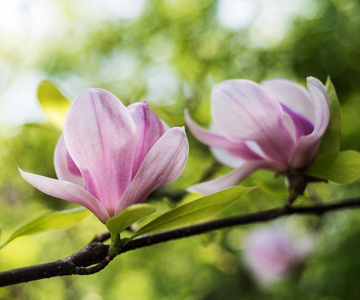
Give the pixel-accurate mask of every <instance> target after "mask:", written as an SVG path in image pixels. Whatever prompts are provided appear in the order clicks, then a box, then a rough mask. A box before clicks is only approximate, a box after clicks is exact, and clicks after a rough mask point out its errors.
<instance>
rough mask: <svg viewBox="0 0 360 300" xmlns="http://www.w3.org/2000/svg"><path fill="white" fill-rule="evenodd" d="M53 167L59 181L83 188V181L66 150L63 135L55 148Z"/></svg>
mask: <svg viewBox="0 0 360 300" xmlns="http://www.w3.org/2000/svg"><path fill="white" fill-rule="evenodd" d="M54 165H55V171H56V175H57V177H58V178H59V179H60V180H65V181H69V182H72V183H75V184H77V185H79V186H81V187H84V186H85V184H84V180H83V179H82V177H81V173H80V170H79V169H78V167H77V166H76V164H75V163H74V161H73V160H72V158H71V156H70V154H69V152H68V151H67V149H66V145H65V141H64V135H63V134H62V135H61V136H60V138H59V141H58V143H57V145H56V148H55V153H54Z"/></svg>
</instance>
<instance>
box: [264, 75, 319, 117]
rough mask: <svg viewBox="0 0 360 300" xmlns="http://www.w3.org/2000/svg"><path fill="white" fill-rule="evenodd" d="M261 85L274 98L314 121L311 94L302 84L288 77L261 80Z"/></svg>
mask: <svg viewBox="0 0 360 300" xmlns="http://www.w3.org/2000/svg"><path fill="white" fill-rule="evenodd" d="M261 86H263V87H264V88H265V89H266V90H267V91H268V92H269V93H270V94H271V95H272V97H273V98H274V99H276V100H277V101H279V102H280V103H282V104H284V105H286V106H287V107H289V108H291V110H293V111H294V112H296V113H298V114H301V115H303V116H305V117H306V118H307V119H309V120H310V121H311V122H312V123H314V121H315V113H314V109H313V106H312V105H311V99H310V95H309V92H308V91H307V90H306V89H305V88H304V87H303V86H302V85H300V84H297V83H296V82H293V81H291V80H287V79H269V80H265V81H263V82H261Z"/></svg>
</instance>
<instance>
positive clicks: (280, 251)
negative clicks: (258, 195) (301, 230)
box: [243, 223, 314, 285]
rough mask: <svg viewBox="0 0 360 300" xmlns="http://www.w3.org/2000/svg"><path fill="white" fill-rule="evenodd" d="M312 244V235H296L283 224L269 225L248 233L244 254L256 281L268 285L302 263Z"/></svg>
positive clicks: (312, 246) (246, 263)
mask: <svg viewBox="0 0 360 300" xmlns="http://www.w3.org/2000/svg"><path fill="white" fill-rule="evenodd" d="M282 225H284V224H283V223H282ZM313 248H314V244H313V240H312V238H311V237H310V236H297V237H295V236H292V235H290V234H289V232H287V230H286V229H284V228H283V226H281V227H280V226H279V225H278V226H276V225H275V226H267V227H262V228H257V229H255V230H253V231H251V232H250V233H249V235H248V236H247V237H246V239H245V241H244V256H243V258H244V262H245V265H246V266H247V267H248V269H249V270H250V271H251V273H252V274H253V276H254V278H255V279H256V281H257V282H258V283H259V284H261V285H269V284H271V283H273V282H275V281H277V280H279V279H281V278H282V277H283V276H285V275H286V274H288V273H289V272H291V271H292V270H293V269H294V268H295V267H296V266H297V265H298V264H300V263H302V262H303V261H304V259H305V258H306V257H307V256H308V255H309V254H310V253H311V251H312V250H313Z"/></svg>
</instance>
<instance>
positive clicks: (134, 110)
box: [127, 102, 165, 178]
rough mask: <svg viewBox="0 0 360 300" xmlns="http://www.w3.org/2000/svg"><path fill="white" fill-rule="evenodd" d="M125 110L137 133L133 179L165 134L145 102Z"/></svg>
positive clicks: (159, 122) (161, 124) (158, 120)
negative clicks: (152, 148) (146, 157)
mask: <svg viewBox="0 0 360 300" xmlns="http://www.w3.org/2000/svg"><path fill="white" fill-rule="evenodd" d="M127 109H128V111H129V112H130V114H131V117H132V118H133V120H134V122H135V125H136V133H137V148H136V154H135V160H134V166H133V171H132V178H134V176H135V174H136V172H137V171H138V169H139V168H140V165H141V164H142V162H143V160H144V158H145V156H146V155H147V154H148V152H149V151H150V149H151V147H152V146H153V145H154V144H155V143H156V141H157V140H158V139H159V138H160V137H161V136H162V135H163V134H164V133H165V128H164V125H163V123H162V122H161V121H160V119H159V118H158V117H157V115H156V114H155V113H154V111H153V110H152V109H151V108H150V107H149V105H148V104H147V103H146V102H139V103H134V104H131V105H129V106H128V107H127Z"/></svg>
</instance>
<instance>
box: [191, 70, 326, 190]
mask: <svg viewBox="0 0 360 300" xmlns="http://www.w3.org/2000/svg"><path fill="white" fill-rule="evenodd" d="M307 85H308V91H307V90H306V89H305V88H304V87H302V86H301V85H299V84H297V83H294V82H292V81H289V80H285V79H272V80H266V81H264V82H262V83H261V85H259V84H257V83H255V82H252V81H249V80H243V79H238V80H228V81H224V82H222V83H219V84H217V85H215V86H214V88H213V90H212V94H211V99H212V102H211V114H212V117H213V124H212V126H211V128H210V132H208V131H206V130H204V129H202V128H201V127H200V126H198V125H197V124H196V123H195V122H194V121H193V120H192V119H191V118H190V116H189V113H188V112H187V111H186V113H185V117H186V122H187V125H188V126H189V128H190V130H191V131H192V133H193V134H194V136H195V137H196V138H197V139H199V140H200V141H201V142H202V143H204V144H206V145H208V146H211V147H212V148H211V150H212V152H213V154H214V155H215V157H216V158H217V159H218V160H219V161H220V162H222V163H224V164H226V165H228V166H230V167H232V168H234V169H235V170H234V171H232V172H230V173H228V174H226V175H224V176H222V177H220V178H216V179H213V180H210V181H208V182H204V183H200V184H197V185H194V186H192V187H190V188H189V190H193V191H199V192H201V193H203V194H208V193H213V192H215V191H218V190H221V189H224V188H227V187H230V186H233V185H236V184H237V183H238V182H240V181H241V180H243V179H244V178H245V177H246V176H248V175H250V174H251V173H252V172H254V171H255V170H257V169H269V170H274V171H276V172H278V173H281V174H285V173H286V172H287V171H288V170H291V169H293V170H296V169H302V168H305V167H306V166H308V165H309V164H310V163H311V162H312V161H313V159H314V157H315V155H316V153H317V149H318V146H319V142H320V138H321V136H322V135H323V134H324V132H325V130H326V127H327V125H328V122H329V117H330V100H329V96H328V95H327V93H326V90H325V87H324V86H323V84H322V83H321V82H320V81H319V80H317V79H316V78H313V77H308V79H307Z"/></svg>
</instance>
